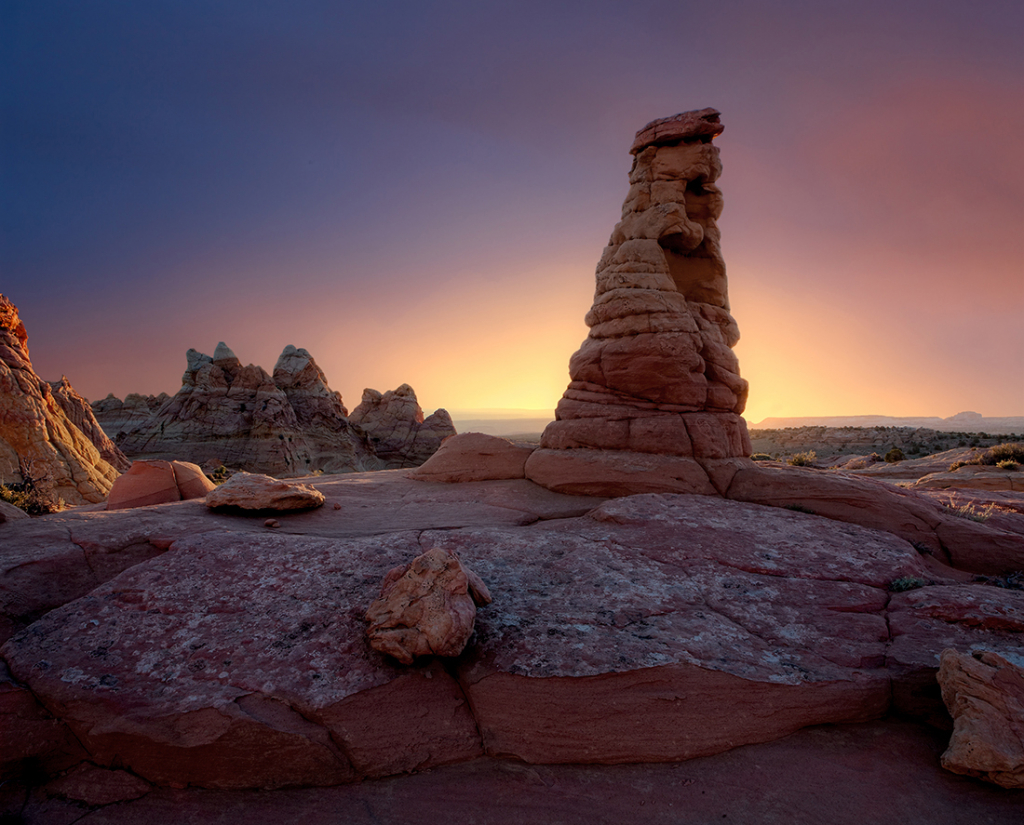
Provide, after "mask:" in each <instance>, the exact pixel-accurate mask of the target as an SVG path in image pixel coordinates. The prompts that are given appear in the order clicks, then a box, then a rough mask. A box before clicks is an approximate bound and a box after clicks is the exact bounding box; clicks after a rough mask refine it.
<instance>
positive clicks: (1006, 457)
mask: <svg viewBox="0 0 1024 825" xmlns="http://www.w3.org/2000/svg"><path fill="white" fill-rule="evenodd" d="M1000 461H1012V462H1014V463H1016V464H1024V444H1021V443H1017V444H997V445H996V446H995V447H990V448H989V449H987V450H985V452H983V453H982V454H981V458H980V459H979V460H978V463H979V464H988V465H990V466H998V465H999V462H1000Z"/></svg>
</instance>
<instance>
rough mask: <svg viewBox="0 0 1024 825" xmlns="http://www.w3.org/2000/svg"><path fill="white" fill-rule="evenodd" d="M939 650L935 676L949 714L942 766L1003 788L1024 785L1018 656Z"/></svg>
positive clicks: (1023, 667)
mask: <svg viewBox="0 0 1024 825" xmlns="http://www.w3.org/2000/svg"><path fill="white" fill-rule="evenodd" d="M1014 658H1016V661H1011V660H1010V659H1009V658H1004V657H1003V656H1000V655H999V654H998V653H994V652H992V651H990V650H976V651H974V653H973V655H967V654H964V653H960V652H958V651H956V650H954V649H952V648H947V649H946V650H944V651H942V658H941V660H940V661H941V664H940V666H939V673H938V680H939V686H940V687H941V688H942V701H943V702H945V703H946V707H947V708H948V709H949V712H950V714H951V715H952V717H953V722H954V728H953V735H952V737H951V738H950V740H949V748H948V749H947V750H946V752H945V753H944V754H942V767H944V768H945V769H946V770H949V771H952V772H953V773H962V774H966V775H968V776H977V777H979V778H980V779H985V780H987V781H989V782H994V783H995V784H997V785H1002V786H1003V787H1004V788H1024V657H1021V658H1018V657H1014Z"/></svg>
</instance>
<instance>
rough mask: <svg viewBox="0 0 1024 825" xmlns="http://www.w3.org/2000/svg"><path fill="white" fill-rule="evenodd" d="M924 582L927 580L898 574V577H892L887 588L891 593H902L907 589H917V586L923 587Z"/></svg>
mask: <svg viewBox="0 0 1024 825" xmlns="http://www.w3.org/2000/svg"><path fill="white" fill-rule="evenodd" d="M926 584H928V582H926V581H925V580H924V579H919V578H917V577H916V576H900V577H899V578H898V579H893V580H892V581H891V582H889V590H890V591H891V592H893V593H903V592H905V591H907V590H917V588H919V587H924V586H925V585H926Z"/></svg>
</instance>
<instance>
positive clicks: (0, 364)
mask: <svg viewBox="0 0 1024 825" xmlns="http://www.w3.org/2000/svg"><path fill="white" fill-rule="evenodd" d="M65 385H66V380H65V381H62V382H61V384H60V386H61V387H64V386H65ZM67 390H68V391H67V393H66V394H64V391H63V390H61V393H62V395H64V398H63V400H64V401H65V402H67V403H69V404H70V405H71V406H73V407H75V408H76V409H77V404H78V402H77V401H74V400H73V399H72V395H71V394H72V393H73V390H71V388H70V385H67ZM74 398H77V399H78V400H79V401H81V397H80V396H78V395H77V393H75V394H74ZM83 423H84V424H85V425H86V427H87V428H91V426H92V425H93V424H95V422H94V421H92V422H90V421H87V420H85V419H84V417H83ZM96 429H98V428H96ZM117 476H118V470H117V469H116V468H115V467H113V466H111V464H110V463H109V462H107V461H106V460H105V459H104V458H103V457H102V456H101V455H100V452H99V450H98V449H97V448H96V446H95V444H93V441H92V440H91V438H90V436H89V435H87V434H86V433H85V432H83V431H82V430H81V429H79V428H78V426H76V425H75V423H74V421H72V420H71V419H70V418H69V417H68V415H67V413H66V412H65V411H64V409H63V406H62V401H61V399H59V398H58V397H56V396H55V394H54V391H53V388H52V387H51V386H50V385H49V384H48V383H47V382H46V381H43V380H42V379H41V378H40V377H39V376H38V375H36V373H35V370H34V369H33V367H32V361H31V359H30V358H29V353H28V333H27V332H26V331H25V325H24V324H23V323H22V322H21V319H20V318H19V317H18V309H17V307H15V306H14V304H12V303H11V302H10V301H9V300H8V299H7V298H6V297H4V296H3V295H0V483H4V484H9V483H12V482H14V483H25V482H29V481H30V482H31V483H32V485H33V486H34V487H35V488H36V489H37V490H39V491H40V492H43V493H45V494H48V495H52V496H54V497H59V498H61V499H63V500H64V501H65V502H66V503H67V504H86V503H89V502H98V501H102V500H103V499H104V497H105V496H106V494H107V492H108V491H109V490H110V486H111V484H113V482H114V479H115V478H117Z"/></svg>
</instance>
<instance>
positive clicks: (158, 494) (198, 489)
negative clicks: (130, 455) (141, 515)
mask: <svg viewBox="0 0 1024 825" xmlns="http://www.w3.org/2000/svg"><path fill="white" fill-rule="evenodd" d="M216 487H217V485H215V484H214V483H213V482H212V481H210V479H208V478H207V477H206V475H205V474H204V473H203V471H202V470H201V469H200V468H199V466H198V465H196V464H191V463H189V462H187V461H133V462H132V466H131V467H129V468H128V472H127V473H125V474H124V475H122V476H119V477H118V478H116V479H115V480H114V486H113V487H111V488H110V495H109V496H107V509H108V510H126V509H128V508H130V507H146V506H148V505H150V504H166V503H168V502H171V501H182V500H188V499H193V498H202V497H203V496H205V495H206V494H207V493H209V492H210V491H211V490H215V489H216Z"/></svg>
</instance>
